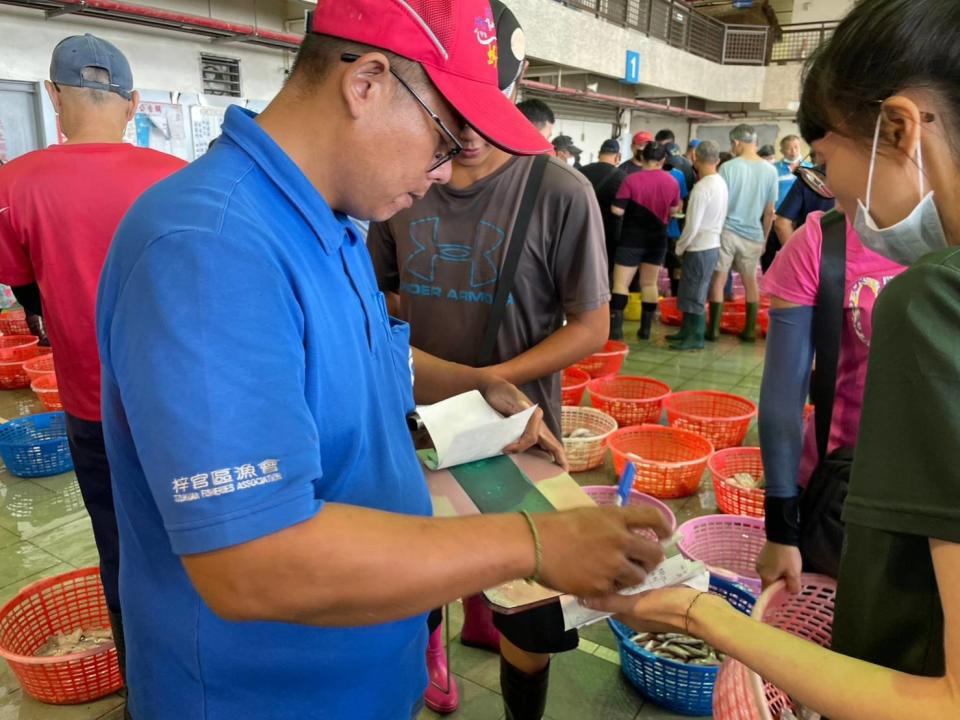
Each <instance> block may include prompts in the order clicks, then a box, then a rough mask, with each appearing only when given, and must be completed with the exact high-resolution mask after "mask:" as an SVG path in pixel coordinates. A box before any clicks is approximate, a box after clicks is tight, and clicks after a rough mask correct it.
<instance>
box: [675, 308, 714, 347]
mask: <svg viewBox="0 0 960 720" xmlns="http://www.w3.org/2000/svg"><path fill="white" fill-rule="evenodd" d="M688 317H689V318H690V333H689V334H688V335H687V337H686V338H685V339H684V341H683V342H681V343H680V344H678V345H671V346H670V349H671V350H703V347H704V342H703V340H704V335H705V334H706V331H707V318H706V316H705V315H703V314H702V313H701V314H700V315H684V316H683V319H684V320H686V319H687V318H688Z"/></svg>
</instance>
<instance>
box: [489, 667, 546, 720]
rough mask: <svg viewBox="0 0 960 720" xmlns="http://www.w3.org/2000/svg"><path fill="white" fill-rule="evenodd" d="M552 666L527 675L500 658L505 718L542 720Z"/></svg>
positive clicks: (511, 719) (509, 719)
mask: <svg viewBox="0 0 960 720" xmlns="http://www.w3.org/2000/svg"><path fill="white" fill-rule="evenodd" d="M549 684H550V666H549V665H547V667H545V668H544V669H543V670H541V671H540V672H539V673H537V674H536V675H527V674H526V673H525V672H522V671H520V670H518V669H517V668H515V667H514V666H513V665H511V664H510V663H508V662H507V661H506V660H504V659H503V658H500V691H501V692H502V693H503V709H504V710H505V711H506V713H507V716H506V718H505V720H541V719H542V718H543V713H544V711H545V710H546V708H547V687H548V686H549Z"/></svg>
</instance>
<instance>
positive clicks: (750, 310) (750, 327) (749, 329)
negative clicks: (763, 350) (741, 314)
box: [740, 303, 760, 343]
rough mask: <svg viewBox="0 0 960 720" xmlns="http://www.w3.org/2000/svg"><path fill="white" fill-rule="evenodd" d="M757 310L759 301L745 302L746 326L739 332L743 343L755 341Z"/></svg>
mask: <svg viewBox="0 0 960 720" xmlns="http://www.w3.org/2000/svg"><path fill="white" fill-rule="evenodd" d="M759 310H760V303H747V326H746V327H745V328H744V329H743V332H742V333H740V339H741V340H742V341H743V342H745V343H754V342H756V341H757V312H759Z"/></svg>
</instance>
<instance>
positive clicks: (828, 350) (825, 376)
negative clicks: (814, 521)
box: [810, 210, 847, 461]
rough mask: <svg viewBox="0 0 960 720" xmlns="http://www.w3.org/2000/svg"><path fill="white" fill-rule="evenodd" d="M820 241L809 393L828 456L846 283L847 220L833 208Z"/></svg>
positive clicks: (819, 449) (822, 225) (821, 445)
mask: <svg viewBox="0 0 960 720" xmlns="http://www.w3.org/2000/svg"><path fill="white" fill-rule="evenodd" d="M820 228H821V231H822V233H823V243H822V245H821V249H820V284H819V287H818V288H817V309H816V313H815V315H814V322H813V328H814V329H813V336H814V344H815V347H816V362H817V369H816V372H815V373H814V374H813V383H812V384H811V389H810V395H811V398H812V399H813V404H814V406H815V407H816V411H817V412H816V415H815V418H816V431H817V452H818V453H819V457H820V460H821V461H822V460H824V459H825V458H826V457H827V446H828V443H829V441H830V424H831V422H832V419H833V401H834V397H835V395H836V392H837V365H838V364H839V362H840V337H841V335H842V333H843V292H844V288H845V285H846V266H847V223H846V220H845V219H844V216H843V215H841V214H840V213H838V212H837V211H836V210H833V211H831V212H829V213H827V214H826V215H824V216H823V217H822V218H821V220H820Z"/></svg>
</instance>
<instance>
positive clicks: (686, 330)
mask: <svg viewBox="0 0 960 720" xmlns="http://www.w3.org/2000/svg"><path fill="white" fill-rule="evenodd" d="M689 334H690V316H689V315H688V314H687V313H684V314H683V324H682V325H681V326H680V332H675V333H673V334H671V335H667V336H666V338H664V339H665V340H666V341H667V342H671V343H674V342H683V341H684V340H686V339H687V335H689Z"/></svg>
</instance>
